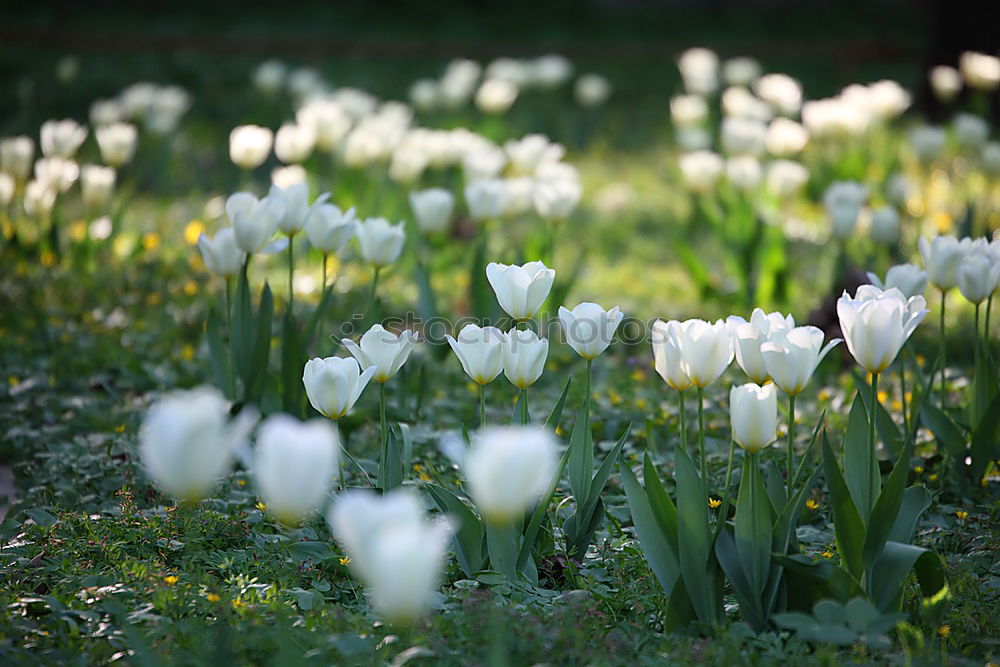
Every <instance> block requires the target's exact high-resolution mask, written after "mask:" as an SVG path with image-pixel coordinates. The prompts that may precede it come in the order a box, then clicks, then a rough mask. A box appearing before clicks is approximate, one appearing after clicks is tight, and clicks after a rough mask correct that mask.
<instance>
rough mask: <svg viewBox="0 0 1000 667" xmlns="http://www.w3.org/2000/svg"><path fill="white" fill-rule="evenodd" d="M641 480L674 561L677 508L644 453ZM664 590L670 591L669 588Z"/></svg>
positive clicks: (647, 453)
mask: <svg viewBox="0 0 1000 667" xmlns="http://www.w3.org/2000/svg"><path fill="white" fill-rule="evenodd" d="M620 467H621V466H619V468H620ZM642 478H643V481H644V482H645V484H646V498H647V499H648V500H649V507H650V509H651V510H652V511H653V517H654V518H655V519H656V523H657V524H659V526H660V531H661V532H662V533H663V534H664V535H666V538H667V543H668V545H669V546H670V549H671V552H672V554H673V557H674V560H675V561H676V560H677V508H676V507H675V506H674V502H673V501H672V500H671V499H670V496H669V495H668V494H667V491H666V489H664V488H663V483H662V482H661V481H660V477H659V475H657V474H656V467H655V466H654V465H653V459H652V458H651V457H650V456H649V452H646V456H645V457H644V460H643V466H642ZM666 590H670V589H669V588H668V589H666Z"/></svg>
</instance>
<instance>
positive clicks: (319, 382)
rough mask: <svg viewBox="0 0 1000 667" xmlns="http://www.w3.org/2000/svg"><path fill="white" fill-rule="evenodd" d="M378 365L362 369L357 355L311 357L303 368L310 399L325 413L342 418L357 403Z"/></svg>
mask: <svg viewBox="0 0 1000 667" xmlns="http://www.w3.org/2000/svg"><path fill="white" fill-rule="evenodd" d="M375 371H376V367H375V366H368V367H367V368H366V369H365V370H364V371H363V372H362V370H361V367H360V366H359V364H358V362H357V360H356V359H341V358H339V357H326V358H325V359H320V358H316V359H310V360H309V361H307V362H306V365H305V368H304V369H303V372H302V384H303V385H305V388H306V396H308V397H309V403H310V404H311V405H312V406H313V407H314V408H316V411H317V412H319V413H320V414H321V415H323V416H324V417H329V418H330V419H334V420H336V419H340V418H341V417H343V416H344V415H346V414H347V413H348V412H350V411H351V408H353V407H354V404H355V403H357V402H358V398H360V397H361V392H363V391H364V390H365V387H367V386H368V381H369V380H371V377H372V375H374V374H375Z"/></svg>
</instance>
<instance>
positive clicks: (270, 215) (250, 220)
mask: <svg viewBox="0 0 1000 667" xmlns="http://www.w3.org/2000/svg"><path fill="white" fill-rule="evenodd" d="M226 215H228V216H229V221H230V222H232V223H233V232H234V233H235V235H236V245H237V246H238V247H239V249H240V250H242V251H243V252H246V253H254V252H259V251H260V250H261V249H262V248H263V247H264V245H265V244H267V242H268V241H270V240H271V237H272V236H274V231H275V230H276V229H277V227H278V222H279V221H280V220H281V219H282V218H283V217H284V215H285V202H284V200H282V199H277V198H274V197H264V198H263V199H260V200H258V199H257V198H256V197H254V196H253V195H252V194H250V193H249V192H237V193H236V194H233V195H230V196H229V199H227V200H226Z"/></svg>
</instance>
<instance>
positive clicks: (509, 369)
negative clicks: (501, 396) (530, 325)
mask: <svg viewBox="0 0 1000 667" xmlns="http://www.w3.org/2000/svg"><path fill="white" fill-rule="evenodd" d="M548 355H549V341H548V340H547V339H545V338H539V337H538V334H536V333H535V332H534V331H530V330H519V329H512V330H510V331H508V332H507V333H505V334H503V374H504V375H505V376H506V377H507V379H508V380H510V383H511V384H512V385H514V386H515V387H517V388H518V389H527V388H528V387H530V386H531V385H533V384H535V382H536V381H537V380H538V378H539V377H541V375H542V371H543V370H545V360H546V359H547V358H548Z"/></svg>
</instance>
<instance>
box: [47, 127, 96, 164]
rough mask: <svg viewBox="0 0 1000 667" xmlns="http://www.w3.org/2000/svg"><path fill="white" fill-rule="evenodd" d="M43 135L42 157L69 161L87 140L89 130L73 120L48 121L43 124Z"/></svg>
mask: <svg viewBox="0 0 1000 667" xmlns="http://www.w3.org/2000/svg"><path fill="white" fill-rule="evenodd" d="M41 135H42V140H41V147H42V155H44V156H45V157H61V158H65V159H69V158H72V157H73V156H74V155H76V151H77V150H78V149H79V148H80V145H81V144H82V143H83V142H84V140H85V139H86V138H87V128H85V127H84V126H83V125H80V124H79V123H77V122H76V121H75V120H72V119H71V118H64V119H63V120H48V121H45V122H44V123H42V131H41Z"/></svg>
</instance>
